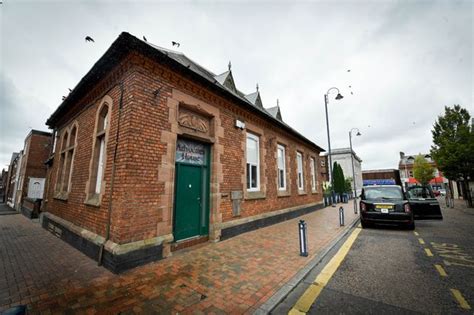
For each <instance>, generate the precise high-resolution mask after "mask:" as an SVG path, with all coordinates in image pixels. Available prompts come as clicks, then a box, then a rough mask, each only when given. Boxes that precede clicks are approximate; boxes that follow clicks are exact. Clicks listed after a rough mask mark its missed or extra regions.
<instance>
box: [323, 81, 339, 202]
mask: <svg viewBox="0 0 474 315" xmlns="http://www.w3.org/2000/svg"><path fill="white" fill-rule="evenodd" d="M331 90H336V91H337V95H336V97H335V99H336V100H340V99H342V98H343V96H342V95H341V93H340V92H339V89H338V88H336V87H332V88H330V89H329V90H328V91H327V92H326V94H324V108H325V109H326V129H327V132H328V149H329V151H328V157H329V177H330V178H331V205H332V206H333V207H335V206H336V205H335V204H334V200H333V198H334V176H332V175H333V174H332V159H331V137H330V135H329V118H328V102H329V101H328V94H329V92H331Z"/></svg>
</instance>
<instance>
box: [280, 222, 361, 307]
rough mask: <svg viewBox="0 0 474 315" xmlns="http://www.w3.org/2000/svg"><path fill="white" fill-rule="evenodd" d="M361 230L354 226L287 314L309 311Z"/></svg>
mask: <svg viewBox="0 0 474 315" xmlns="http://www.w3.org/2000/svg"><path fill="white" fill-rule="evenodd" d="M361 231H362V230H361V229H360V228H356V229H355V230H354V231H353V232H352V233H351V235H350V236H349V237H348V238H347V240H346V241H345V242H344V244H343V245H342V246H341V248H340V249H339V250H338V251H337V253H336V255H334V257H332V258H331V260H330V261H329V263H328V264H327V265H326V266H325V267H324V268H323V270H322V271H321V272H320V273H319V274H318V276H317V277H316V279H314V282H313V283H312V284H311V285H310V286H309V287H308V288H307V289H306V291H305V292H304V293H303V295H302V296H301V297H300V298H299V299H298V301H296V304H295V305H294V306H293V308H292V309H291V310H290V311H289V312H288V314H289V315H296V314H306V313H307V312H308V311H309V309H310V307H311V305H313V303H314V301H316V299H317V298H318V296H319V294H320V293H321V291H322V290H323V288H324V287H325V286H326V285H327V284H328V282H329V280H330V279H331V277H332V276H333V274H334V273H335V272H336V270H337V268H339V266H340V265H341V263H342V261H343V260H344V258H345V257H346V255H347V253H348V252H349V250H350V249H351V247H352V244H354V242H355V240H356V238H357V236H358V235H359V233H360V232H361Z"/></svg>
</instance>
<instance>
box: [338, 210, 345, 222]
mask: <svg viewBox="0 0 474 315" xmlns="http://www.w3.org/2000/svg"><path fill="white" fill-rule="evenodd" d="M339 226H344V208H343V207H340V208H339Z"/></svg>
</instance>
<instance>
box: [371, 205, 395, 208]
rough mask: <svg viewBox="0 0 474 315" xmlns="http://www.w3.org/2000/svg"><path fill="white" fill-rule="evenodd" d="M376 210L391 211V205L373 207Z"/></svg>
mask: <svg viewBox="0 0 474 315" xmlns="http://www.w3.org/2000/svg"><path fill="white" fill-rule="evenodd" d="M375 208H376V209H393V205H375Z"/></svg>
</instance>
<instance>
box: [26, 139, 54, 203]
mask: <svg viewBox="0 0 474 315" xmlns="http://www.w3.org/2000/svg"><path fill="white" fill-rule="evenodd" d="M25 143H26V148H27V150H26V152H25V156H24V160H23V161H22V164H23V163H24V164H23V169H22V174H21V176H23V188H22V196H23V198H24V197H27V196H28V185H29V179H30V178H31V177H34V178H46V171H47V167H46V165H45V164H44V163H45V161H46V160H47V159H48V156H49V152H50V151H51V134H49V133H44V132H36V131H32V132H31V133H30V135H29V136H28V137H27V138H26V140H25Z"/></svg>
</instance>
